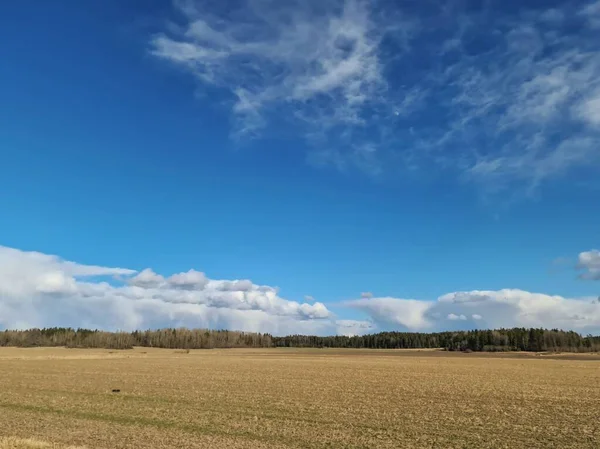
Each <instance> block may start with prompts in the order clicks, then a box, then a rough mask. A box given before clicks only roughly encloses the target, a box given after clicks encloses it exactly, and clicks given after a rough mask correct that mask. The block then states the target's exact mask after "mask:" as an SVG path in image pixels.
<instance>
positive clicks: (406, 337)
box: [0, 327, 600, 352]
mask: <svg viewBox="0 0 600 449" xmlns="http://www.w3.org/2000/svg"><path fill="white" fill-rule="evenodd" d="M0 346H19V347H35V346H66V347H69V348H108V349H130V348H133V347H134V346H143V347H154V348H170V349H210V348H268V347H287V348H365V349H421V348H423V349H424V348H441V349H445V350H448V351H536V352H539V351H562V352H598V351H600V336H598V337H594V336H591V335H588V336H586V337H584V336H582V335H580V334H578V333H577V332H573V331H561V330H558V329H552V330H547V329H525V328H514V329H497V330H472V331H458V332H436V333H420V332H380V333H377V334H368V335H361V336H353V337H345V336H341V335H337V336H330V337H317V336H310V335H289V336H286V337H273V336H271V335H269V334H259V333H252V332H235V331H226V330H206V329H185V328H181V329H159V330H147V331H134V332H105V331H99V330H89V329H71V328H62V327H54V328H45V329H29V330H23V331H11V330H6V331H3V332H0Z"/></svg>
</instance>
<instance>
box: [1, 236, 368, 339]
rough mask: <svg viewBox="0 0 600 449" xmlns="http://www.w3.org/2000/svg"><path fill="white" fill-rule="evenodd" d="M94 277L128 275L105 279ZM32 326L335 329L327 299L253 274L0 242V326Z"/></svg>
mask: <svg viewBox="0 0 600 449" xmlns="http://www.w3.org/2000/svg"><path fill="white" fill-rule="evenodd" d="M95 276H121V277H123V276H125V277H127V278H126V279H125V280H124V281H122V280H121V279H115V281H114V282H112V283H107V282H104V281H103V280H102V279H98V278H95ZM33 326H35V327H44V326H73V327H78V326H82V327H91V328H101V329H135V328H137V329H139V328H148V327H162V326H188V327H211V328H227V329H238V330H248V331H261V332H271V333H293V332H302V333H320V334H323V333H335V332H336V330H337V328H338V324H337V323H336V321H335V319H334V317H333V315H332V314H331V312H330V311H329V310H328V309H327V307H326V306H325V305H324V304H322V303H320V302H314V303H312V304H307V303H298V302H296V301H289V300H286V299H284V298H282V297H280V296H279V295H278V293H277V289H276V288H274V287H270V286H260V285H255V284H253V283H252V282H250V281H248V280H237V281H228V280H214V279H208V278H206V276H205V275H204V273H201V272H199V271H195V270H190V271H188V272H185V273H179V274H175V275H172V276H170V277H167V278H165V277H164V276H162V275H159V274H157V273H155V272H154V271H152V270H151V269H146V270H143V271H141V272H139V273H136V272H135V271H134V270H128V269H122V268H109V267H100V266H93V265H83V264H78V263H75V262H68V261H63V260H62V259H60V258H58V257H56V256H49V255H45V254H41V253H36V252H25V251H20V250H17V249H12V248H7V247H2V246H0V328H13V327H33ZM339 326H342V327H343V323H342V324H340V325H339ZM357 326H358V325H357ZM358 327H360V326H358Z"/></svg>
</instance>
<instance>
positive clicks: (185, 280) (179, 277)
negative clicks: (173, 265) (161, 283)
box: [167, 270, 208, 290]
mask: <svg viewBox="0 0 600 449" xmlns="http://www.w3.org/2000/svg"><path fill="white" fill-rule="evenodd" d="M167 283H168V284H169V285H170V286H171V287H175V288H181V289H184V290H202V289H203V288H204V287H205V286H206V284H208V279H207V278H206V276H205V275H204V273H202V272H200V271H196V270H190V271H188V272H187V273H178V274H174V275H172V276H169V278H168V279H167Z"/></svg>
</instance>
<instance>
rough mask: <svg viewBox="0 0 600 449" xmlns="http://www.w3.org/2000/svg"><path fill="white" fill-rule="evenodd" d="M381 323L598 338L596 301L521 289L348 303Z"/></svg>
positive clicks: (396, 326)
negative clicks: (539, 330)
mask: <svg viewBox="0 0 600 449" xmlns="http://www.w3.org/2000/svg"><path fill="white" fill-rule="evenodd" d="M346 305H347V306H348V307H352V308H355V309H359V310H361V311H363V312H365V313H366V314H368V315H369V316H371V317H372V319H373V320H374V321H375V322H377V323H379V325H380V327H385V328H388V329H401V330H406V331H437V330H453V329H473V328H491V329H495V328H502V327H505V328H508V327H544V328H560V329H572V330H576V331H578V332H581V333H584V334H585V333H588V332H591V333H600V303H598V301H596V300H595V298H592V297H590V298H564V297H561V296H550V295H545V294H542V293H531V292H527V291H523V290H518V289H503V290H498V291H479V290H473V291H467V292H454V293H448V294H445V295H442V296H440V297H439V298H438V299H437V301H417V300H414V299H399V298H369V299H367V298H360V299H356V300H351V301H348V302H347V303H346Z"/></svg>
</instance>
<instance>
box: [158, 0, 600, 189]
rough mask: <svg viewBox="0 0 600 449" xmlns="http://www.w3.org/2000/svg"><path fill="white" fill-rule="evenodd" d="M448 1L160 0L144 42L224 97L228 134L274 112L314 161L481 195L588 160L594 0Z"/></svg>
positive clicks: (595, 56) (596, 18)
mask: <svg viewBox="0 0 600 449" xmlns="http://www.w3.org/2000/svg"><path fill="white" fill-rule="evenodd" d="M463 3H464V2H440V3H439V4H438V3H436V2H433V3H427V4H426V3H423V2H421V3H419V5H418V7H411V8H408V7H407V6H406V5H403V4H399V3H397V2H384V1H377V0H373V1H366V0H365V1H362V0H332V1H328V2H321V1H318V0H306V1H299V0H298V1H294V0H292V1H286V2H279V1H276V0H244V1H241V2H236V3H235V7H234V6H233V5H234V4H233V3H227V5H228V6H227V7H225V6H217V4H215V3H212V2H203V1H191V0H189V1H176V2H175V3H174V11H176V12H177V19H175V20H173V21H171V22H170V23H169V25H168V26H166V27H165V30H164V32H162V33H158V34H156V35H154V36H153V37H152V38H151V40H150V52H151V53H152V54H153V55H154V56H156V57H157V58H159V59H160V60H163V61H167V62H169V63H171V64H173V65H174V66H176V67H179V68H181V69H184V70H186V71H187V72H189V73H190V74H192V75H193V76H195V77H196V79H197V80H198V82H199V85H200V86H202V87H204V88H207V89H217V91H218V92H221V93H222V94H223V95H225V97H226V98H227V101H226V103H228V104H229V107H230V110H231V114H232V117H233V123H234V129H233V135H234V137H235V138H237V139H241V140H247V139H250V138H256V137H259V136H260V135H261V134H264V133H267V132H277V130H279V129H281V126H280V125H281V123H282V120H283V121H285V122H287V123H289V124H290V129H293V131H291V132H292V133H293V134H294V137H296V134H297V133H300V134H301V135H302V136H303V137H305V138H306V139H307V141H308V142H309V143H310V144H311V145H312V148H313V151H312V152H311V154H310V157H309V159H310V160H311V161H312V162H314V163H317V164H329V165H334V166H336V167H338V168H340V169H342V170H347V169H351V168H358V169H359V170H362V171H364V172H367V173H369V174H371V175H380V174H385V172H387V171H390V170H391V171H392V172H393V173H398V170H405V171H406V170H408V171H411V172H412V171H414V170H426V171H427V172H428V173H429V174H430V173H438V174H439V173H441V172H447V171H449V172H451V173H454V174H455V175H456V176H458V178H459V179H462V180H466V181H469V182H474V183H477V184H479V185H480V186H483V187H484V190H485V191H486V192H487V193H490V194H493V193H499V192H505V191H506V190H507V189H509V188H517V190H518V191H519V192H525V193H533V192H535V191H536V190H537V189H538V187H539V186H540V185H542V184H543V183H545V182H547V181H549V180H552V179H554V178H557V177H559V176H564V175H567V174H569V173H572V172H574V171H578V172H585V171H587V170H592V171H594V170H595V169H596V168H597V167H598V165H599V164H600V150H599V148H598V139H599V138H600V44H598V39H597V37H598V35H597V33H598V23H600V8H599V7H598V2H589V3H586V2H583V3H575V4H570V3H561V4H559V5H557V6H556V7H554V8H552V7H550V6H548V7H546V8H538V9H535V8H533V9H531V8H530V9H525V8H520V9H519V8H513V7H510V6H507V5H506V4H505V3H503V2H486V3H485V5H486V6H484V7H482V8H467V7H466V6H465V5H464V4H463ZM218 5H221V4H220V3H219V4H218Z"/></svg>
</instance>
